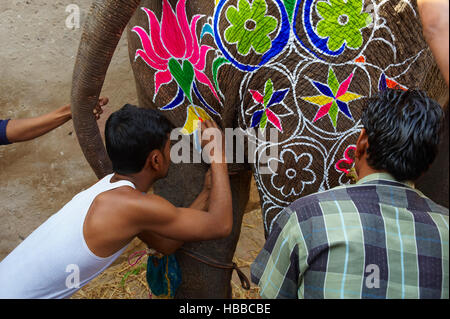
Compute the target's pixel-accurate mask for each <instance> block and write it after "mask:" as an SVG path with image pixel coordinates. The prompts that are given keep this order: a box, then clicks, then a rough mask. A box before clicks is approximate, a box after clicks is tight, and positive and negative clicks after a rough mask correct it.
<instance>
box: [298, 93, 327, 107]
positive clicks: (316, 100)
mask: <svg viewBox="0 0 450 319" xmlns="http://www.w3.org/2000/svg"><path fill="white" fill-rule="evenodd" d="M302 100H305V101H307V102H310V103H313V104H316V105H320V106H324V105H326V104H328V103H331V102H333V98H332V97H329V96H325V95H319V96H308V97H302Z"/></svg>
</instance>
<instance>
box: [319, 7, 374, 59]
mask: <svg viewBox="0 0 450 319" xmlns="http://www.w3.org/2000/svg"><path fill="white" fill-rule="evenodd" d="M316 9H317V12H318V13H319V15H320V16H321V17H322V20H320V21H319V23H318V24H317V33H318V34H319V35H320V36H321V37H323V38H329V40H328V43H327V46H328V48H329V49H330V50H333V51H336V50H338V49H339V48H340V47H341V46H342V44H343V43H344V42H345V43H346V46H347V47H349V48H351V49H358V48H360V47H361V46H362V44H363V37H362V33H361V30H362V29H363V28H366V27H367V26H369V25H370V24H371V23H372V16H371V15H370V14H369V13H366V12H363V10H362V9H363V0H347V1H344V0H329V2H325V1H319V2H318V3H317V6H316Z"/></svg>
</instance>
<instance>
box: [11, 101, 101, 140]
mask: <svg viewBox="0 0 450 319" xmlns="http://www.w3.org/2000/svg"><path fill="white" fill-rule="evenodd" d="M107 103H108V98H101V99H100V100H99V104H98V105H97V107H96V109H95V110H94V115H95V116H96V118H97V119H98V118H99V117H100V114H101V113H102V109H101V107H102V106H104V105H106V104H107ZM71 118H72V113H71V110H70V105H66V106H62V107H60V108H58V109H56V110H54V111H52V112H50V113H48V114H45V115H41V116H38V117H34V118H29V119H12V120H10V121H9V123H8V126H7V127H6V136H7V138H8V141H10V142H11V143H18V142H25V141H29V140H32V139H35V138H37V137H40V136H42V135H44V134H46V133H48V132H50V131H52V130H54V129H55V128H57V127H59V126H61V125H63V124H64V123H66V122H67V121H69V120H70V119H71Z"/></svg>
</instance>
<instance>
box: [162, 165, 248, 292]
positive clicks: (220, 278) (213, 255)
mask: <svg viewBox="0 0 450 319" xmlns="http://www.w3.org/2000/svg"><path fill="white" fill-rule="evenodd" d="M206 171H207V167H206V166H205V165H201V164H172V166H171V168H170V170H169V174H168V176H167V178H165V179H164V180H161V181H158V182H157V183H155V185H154V192H155V194H157V195H160V196H162V197H164V198H166V199H167V200H169V201H170V202H171V203H172V204H174V205H176V206H178V207H187V206H189V205H190V204H191V203H192V202H193V201H194V199H195V197H196V196H197V195H198V194H199V193H200V191H201V188H202V186H203V185H202V184H203V176H204V175H205V173H206ZM250 180H251V172H250V171H242V172H239V173H237V174H235V175H231V176H230V185H231V191H232V197H233V230H232V232H231V235H230V236H228V237H227V238H225V239H220V240H213V241H205V242H196V243H186V244H185V245H184V246H183V248H182V249H181V250H180V251H179V252H177V253H176V257H177V260H178V262H179V264H180V267H181V271H182V283H181V285H180V287H179V289H178V291H177V293H176V295H175V298H177V299H193V298H198V299H206V298H216V299H217V298H231V276H232V269H220V268H216V267H212V266H211V265H208V264H206V263H203V262H200V261H198V260H197V259H194V258H192V257H191V256H188V255H187V254H185V253H183V252H182V251H183V250H187V251H189V252H192V253H194V254H196V255H198V254H200V255H201V256H206V257H208V259H212V260H214V261H217V262H219V263H221V264H230V263H231V262H232V260H233V256H234V252H235V250H236V246H237V242H238V240H239V235H240V233H241V224H242V218H243V215H244V209H245V206H246V205H247V202H248V198H249V192H250ZM210 205H214V203H210Z"/></svg>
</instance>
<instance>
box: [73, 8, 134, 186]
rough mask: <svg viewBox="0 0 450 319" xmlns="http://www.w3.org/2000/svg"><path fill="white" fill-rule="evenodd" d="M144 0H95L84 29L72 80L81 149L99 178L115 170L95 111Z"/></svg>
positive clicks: (74, 110)
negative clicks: (115, 57) (126, 32)
mask: <svg viewBox="0 0 450 319" xmlns="http://www.w3.org/2000/svg"><path fill="white" fill-rule="evenodd" d="M140 2H141V1H140V0H95V1H94V2H93V3H92V6H91V11H90V14H89V16H88V18H87V21H86V24H85V26H84V29H83V34H82V37H81V41H80V46H79V49H78V55H77V59H76V62H75V69H74V73H73V81H72V93H71V105H72V117H73V123H74V127H75V132H76V134H77V137H78V142H79V143H80V146H81V149H82V151H83V154H84V156H85V157H86V159H87V161H88V162H89V164H90V165H91V167H92V169H93V170H94V172H95V174H96V175H97V177H98V178H102V177H104V176H105V175H107V174H110V173H111V172H112V164H111V161H110V160H109V158H108V156H107V154H106V150H105V147H104V145H103V141H102V139H101V136H100V132H99V129H98V126H97V124H96V121H95V117H94V115H93V110H94V108H95V106H96V104H97V101H98V98H99V96H100V93H101V90H102V87H103V83H104V80H105V76H106V71H107V70H108V67H109V64H110V63H111V59H112V57H113V54H114V51H115V49H116V47H117V44H118V43H119V40H120V38H121V36H122V33H123V31H124V29H125V27H126V26H127V24H128V22H129V21H130V19H131V17H132V16H133V14H134V12H135V11H136V8H137V7H138V5H139V3H140Z"/></svg>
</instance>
